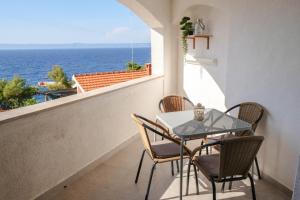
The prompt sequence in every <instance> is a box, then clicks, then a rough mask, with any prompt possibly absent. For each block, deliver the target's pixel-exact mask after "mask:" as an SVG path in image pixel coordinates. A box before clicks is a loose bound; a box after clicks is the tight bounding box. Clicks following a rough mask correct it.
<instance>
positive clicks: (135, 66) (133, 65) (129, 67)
mask: <svg viewBox="0 0 300 200" xmlns="http://www.w3.org/2000/svg"><path fill="white" fill-rule="evenodd" d="M126 67H127V70H140V69H143V68H144V67H143V66H142V65H139V64H137V63H135V62H128V63H127V65H126Z"/></svg>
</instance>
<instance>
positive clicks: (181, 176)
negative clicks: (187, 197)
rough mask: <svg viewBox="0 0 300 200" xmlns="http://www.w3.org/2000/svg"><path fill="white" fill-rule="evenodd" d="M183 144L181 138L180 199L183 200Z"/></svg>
mask: <svg viewBox="0 0 300 200" xmlns="http://www.w3.org/2000/svg"><path fill="white" fill-rule="evenodd" d="M183 144H184V139H183V138H181V141H180V186H179V187H180V195H179V199H180V200H182V181H183Z"/></svg>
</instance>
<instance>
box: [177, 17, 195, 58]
mask: <svg viewBox="0 0 300 200" xmlns="http://www.w3.org/2000/svg"><path fill="white" fill-rule="evenodd" d="M190 20H191V18H190V17H186V16H185V17H183V18H182V19H181V21H180V30H181V31H182V46H183V50H184V52H185V53H186V52H187V50H188V44H187V36H189V35H193V23H192V22H191V21H190Z"/></svg>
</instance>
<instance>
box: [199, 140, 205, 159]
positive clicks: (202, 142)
mask: <svg viewBox="0 0 300 200" xmlns="http://www.w3.org/2000/svg"><path fill="white" fill-rule="evenodd" d="M203 144H204V141H203V140H202V141H201V146H202V145H203ZM201 153H202V149H201V150H200V151H199V156H201Z"/></svg>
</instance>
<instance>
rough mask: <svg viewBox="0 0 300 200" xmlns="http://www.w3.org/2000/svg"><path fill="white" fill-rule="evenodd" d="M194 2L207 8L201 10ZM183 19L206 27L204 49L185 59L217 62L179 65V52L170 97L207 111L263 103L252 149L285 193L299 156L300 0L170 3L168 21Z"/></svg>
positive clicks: (232, 0)
mask: <svg viewBox="0 0 300 200" xmlns="http://www.w3.org/2000/svg"><path fill="white" fill-rule="evenodd" d="M199 5H209V6H210V7H211V8H212V10H211V12H210V13H205V12H201V7H199ZM191 6H195V7H193V8H192V9H189V8H190V7H191ZM197 9H198V10H197ZM184 14H191V15H194V16H200V17H202V16H203V15H205V16H208V17H209V22H208V23H209V24H212V25H213V30H211V33H212V34H213V38H212V46H211V49H210V50H209V51H204V50H203V49H201V48H198V49H197V50H196V51H198V52H193V51H192V52H189V54H193V53H195V54H200V55H206V56H211V57H213V58H217V60H218V62H217V65H216V66H200V65H198V66H192V65H190V64H180V63H183V57H182V54H181V52H182V50H181V49H180V48H179V50H178V51H179V54H181V55H179V56H178V57H179V60H178V63H179V64H178V72H179V73H178V77H179V79H178V92H179V93H184V92H185V93H186V94H187V95H188V96H190V98H192V99H193V100H194V101H200V102H201V101H203V102H205V104H206V105H209V106H211V105H212V106H216V107H220V106H221V103H222V101H223V103H224V106H225V107H230V106H232V105H234V104H236V103H239V102H243V101H256V102H258V103H260V104H262V105H263V106H265V108H266V113H265V118H264V119H263V120H262V123H261V124H260V126H259V128H258V130H257V134H259V135H263V136H265V141H264V144H263V147H262V149H261V150H260V152H259V162H260V165H261V169H262V170H263V173H264V174H267V175H269V176H271V177H272V178H274V179H275V180H277V181H278V182H280V183H281V184H283V185H285V186H286V187H288V188H289V189H292V188H293V183H294V178H295V172H296V167H297V158H298V156H299V153H300V145H299V142H300V134H299V133H298V131H299V130H300V125H299V124H300V123H299V120H300V116H299V111H300V108H299V106H298V102H299V100H300V92H299V88H298V85H299V80H300V79H299V77H300V57H299V55H300V37H299V33H300V23H299V19H300V1H298V0H288V1H285V0H275V1H274V0H265V1H260V0H252V1H247V0H226V1H218V0H174V1H173V23H177V22H178V21H179V20H180V18H181V17H182V16H183V15H184ZM226 18H228V21H227V22H226V20H227V19H226ZM224 19H225V21H224ZM178 43H179V44H180V43H181V41H180V40H178ZM201 45H203V44H200V43H199V44H197V46H198V47H199V46H200V47H201ZM179 47H180V46H179ZM174 59H175V57H174ZM185 79H186V80H185ZM217 86H219V88H218V87H217ZM221 93H223V95H224V99H223V100H220V99H219V97H222V95H221ZM213 96H215V98H216V99H219V100H213V99H212V97H213Z"/></svg>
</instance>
